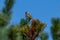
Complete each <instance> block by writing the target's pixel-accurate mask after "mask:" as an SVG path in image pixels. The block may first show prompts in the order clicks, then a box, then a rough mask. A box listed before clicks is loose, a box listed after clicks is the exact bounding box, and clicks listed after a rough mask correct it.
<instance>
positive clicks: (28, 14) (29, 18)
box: [25, 11, 32, 21]
mask: <svg viewBox="0 0 60 40" xmlns="http://www.w3.org/2000/svg"><path fill="white" fill-rule="evenodd" d="M25 16H26V18H27V19H28V20H29V21H30V20H31V19H32V16H31V15H30V13H29V12H28V11H27V12H25Z"/></svg>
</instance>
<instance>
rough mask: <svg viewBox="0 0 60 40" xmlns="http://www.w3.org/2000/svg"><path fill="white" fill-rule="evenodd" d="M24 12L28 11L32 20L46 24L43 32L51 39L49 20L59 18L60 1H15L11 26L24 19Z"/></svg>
mask: <svg viewBox="0 0 60 40" xmlns="http://www.w3.org/2000/svg"><path fill="white" fill-rule="evenodd" d="M3 1H4V0H0V9H2V7H3V6H4V4H3ZM25 11H29V12H30V13H31V15H32V16H33V18H35V19H40V20H41V21H42V22H44V23H46V24H47V27H46V28H45V31H46V32H48V34H49V40H52V37H51V31H50V26H51V18H52V17H60V0H15V4H14V7H13V14H12V20H11V22H10V23H11V24H18V23H19V21H20V19H21V18H24V16H25V14H24V13H25Z"/></svg>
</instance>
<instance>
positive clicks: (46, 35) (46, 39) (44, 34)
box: [39, 33, 49, 40]
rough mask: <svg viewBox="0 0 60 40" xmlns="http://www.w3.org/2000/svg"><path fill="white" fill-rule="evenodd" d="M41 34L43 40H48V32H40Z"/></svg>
mask: <svg viewBox="0 0 60 40" xmlns="http://www.w3.org/2000/svg"><path fill="white" fill-rule="evenodd" d="M39 36H40V38H41V40H48V38H49V37H48V34H47V33H40V34H39Z"/></svg>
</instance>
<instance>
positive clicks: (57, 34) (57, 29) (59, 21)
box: [51, 18, 60, 40]
mask: <svg viewBox="0 0 60 40" xmlns="http://www.w3.org/2000/svg"><path fill="white" fill-rule="evenodd" d="M51 31H52V36H53V39H54V40H60V18H53V19H52V27H51Z"/></svg>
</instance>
